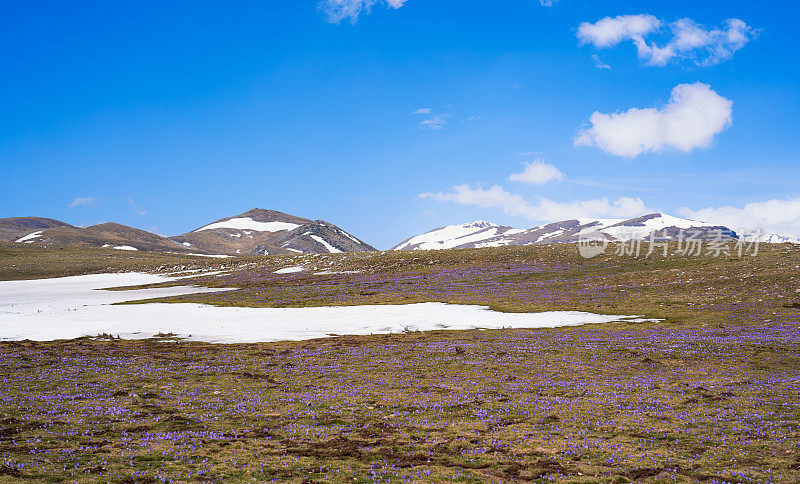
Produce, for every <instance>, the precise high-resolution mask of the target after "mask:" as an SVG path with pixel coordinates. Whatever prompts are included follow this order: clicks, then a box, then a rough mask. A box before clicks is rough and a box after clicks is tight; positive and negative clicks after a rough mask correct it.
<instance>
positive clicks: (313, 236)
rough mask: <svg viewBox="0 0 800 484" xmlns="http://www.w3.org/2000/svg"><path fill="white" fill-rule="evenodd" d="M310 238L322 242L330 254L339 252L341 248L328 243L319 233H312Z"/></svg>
mask: <svg viewBox="0 0 800 484" xmlns="http://www.w3.org/2000/svg"><path fill="white" fill-rule="evenodd" d="M311 238H312V239H314V240H316V241H317V242H319V243H320V244H322V245H323V246H324V247H325V248H326V249H327V250H328V252H330V253H332V254H335V253H339V252H341V250H339V249H337V248H336V247H334V246H332V245H331V244H329V243H328V241H327V240H325V239H323V238H322V237H320V236H319V235H312V236H311Z"/></svg>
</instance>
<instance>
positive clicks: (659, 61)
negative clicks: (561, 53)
mask: <svg viewBox="0 0 800 484" xmlns="http://www.w3.org/2000/svg"><path fill="white" fill-rule="evenodd" d="M662 24H663V23H662V21H661V20H659V19H657V18H656V17H654V16H652V15H620V16H618V17H613V18H612V17H606V18H603V19H601V20H598V21H597V22H595V23H590V22H583V23H581V24H580V25H579V26H578V39H579V40H580V41H581V43H582V44H592V45H594V46H595V47H597V48H598V49H603V48H607V47H613V46H615V45H617V44H619V43H620V42H622V41H625V40H630V41H632V42H633V44H634V45H635V46H636V51H637V53H638V55H639V58H641V59H643V60H645V61H646V62H647V63H648V64H650V65H653V66H664V65H666V64H667V63H669V62H670V61H673V60H677V59H683V58H689V59H692V60H694V62H695V63H696V64H698V65H712V64H718V63H720V62H723V61H726V60H728V59H730V58H731V57H732V56H733V54H734V52H736V51H737V50H739V49H741V48H742V47H744V46H745V45H746V44H747V43H748V42H750V41H751V40H752V39H753V38H754V37H755V36H756V34H757V31H756V30H755V29H753V28H752V27H750V26H748V25H747V24H746V23H745V22H743V21H742V20H739V19H735V18H734V19H728V20H725V22H724V23H723V26H722V27H721V28H715V29H709V28H706V27H705V26H703V25H701V24H699V23H697V22H695V21H694V20H692V19H689V18H683V19H679V20H676V21H675V22H672V23H670V24H669V27H668V29H669V34H668V35H667V37H668V40H667V41H666V42H665V43H662V45H660V46H659V45H658V44H657V43H656V42H655V41H649V42H648V40H647V39H646V37H647V36H649V35H652V34H655V33H657V32H659V31H660V30H661V27H662Z"/></svg>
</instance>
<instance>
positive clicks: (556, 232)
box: [392, 213, 800, 250]
mask: <svg viewBox="0 0 800 484" xmlns="http://www.w3.org/2000/svg"><path fill="white" fill-rule="evenodd" d="M681 233H683V236H684V237H688V236H689V235H690V234H693V235H694V238H695V239H697V240H713V239H717V238H719V237H721V238H723V239H728V240H737V239H738V238H739V236H738V235H737V234H736V232H734V231H733V230H731V229H729V228H728V227H724V226H721V225H714V224H709V223H705V222H698V221H695V220H689V219H685V218H679V217H673V216H671V215H665V214H661V213H651V214H648V215H643V216H641V217H636V218H632V219H628V220H626V219H571V220H563V221H561V222H554V223H549V224H546V225H540V226H537V227H533V228H530V229H516V228H514V227H509V226H507V225H497V224H493V223H490V222H484V221H476V222H471V223H466V224H463V225H449V226H446V227H440V228H436V229H433V230H430V231H428V232H425V233H424V234H421V235H416V236H414V237H410V238H408V239H406V240H404V241H402V242H400V243H399V244H397V245H396V246H395V247H393V248H392V250H435V249H466V248H479V247H502V246H506V245H534V244H555V243H570V242H578V241H579V240H580V239H581V238H582V237H586V236H593V237H602V238H605V239H607V240H609V241H625V240H631V239H641V240H650V238H651V237H652V238H653V240H655V241H670V240H678V238H679V237H680V235H681ZM759 241H761V242H795V243H800V241H798V240H797V239H796V238H792V237H786V236H781V235H778V234H765V235H762V236H761V237H760V238H759Z"/></svg>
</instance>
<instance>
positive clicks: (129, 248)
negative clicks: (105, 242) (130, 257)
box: [114, 245, 139, 250]
mask: <svg viewBox="0 0 800 484" xmlns="http://www.w3.org/2000/svg"><path fill="white" fill-rule="evenodd" d="M114 248H115V249H117V250H139V249H137V248H136V247H131V246H130V245H118V246H116V247H114Z"/></svg>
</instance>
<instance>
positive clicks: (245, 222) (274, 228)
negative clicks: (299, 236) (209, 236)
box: [195, 217, 300, 232]
mask: <svg viewBox="0 0 800 484" xmlns="http://www.w3.org/2000/svg"><path fill="white" fill-rule="evenodd" d="M299 226H300V225H298V224H293V223H291V222H257V221H255V220H253V219H252V218H250V217H238V218H232V219H230V220H225V221H223V222H215V223H212V224H208V225H206V226H204V227H200V228H199V229H197V230H195V232H200V231H201V230H213V229H236V230H252V231H255V232H281V231H283V230H293V229H296V228H297V227H299Z"/></svg>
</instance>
